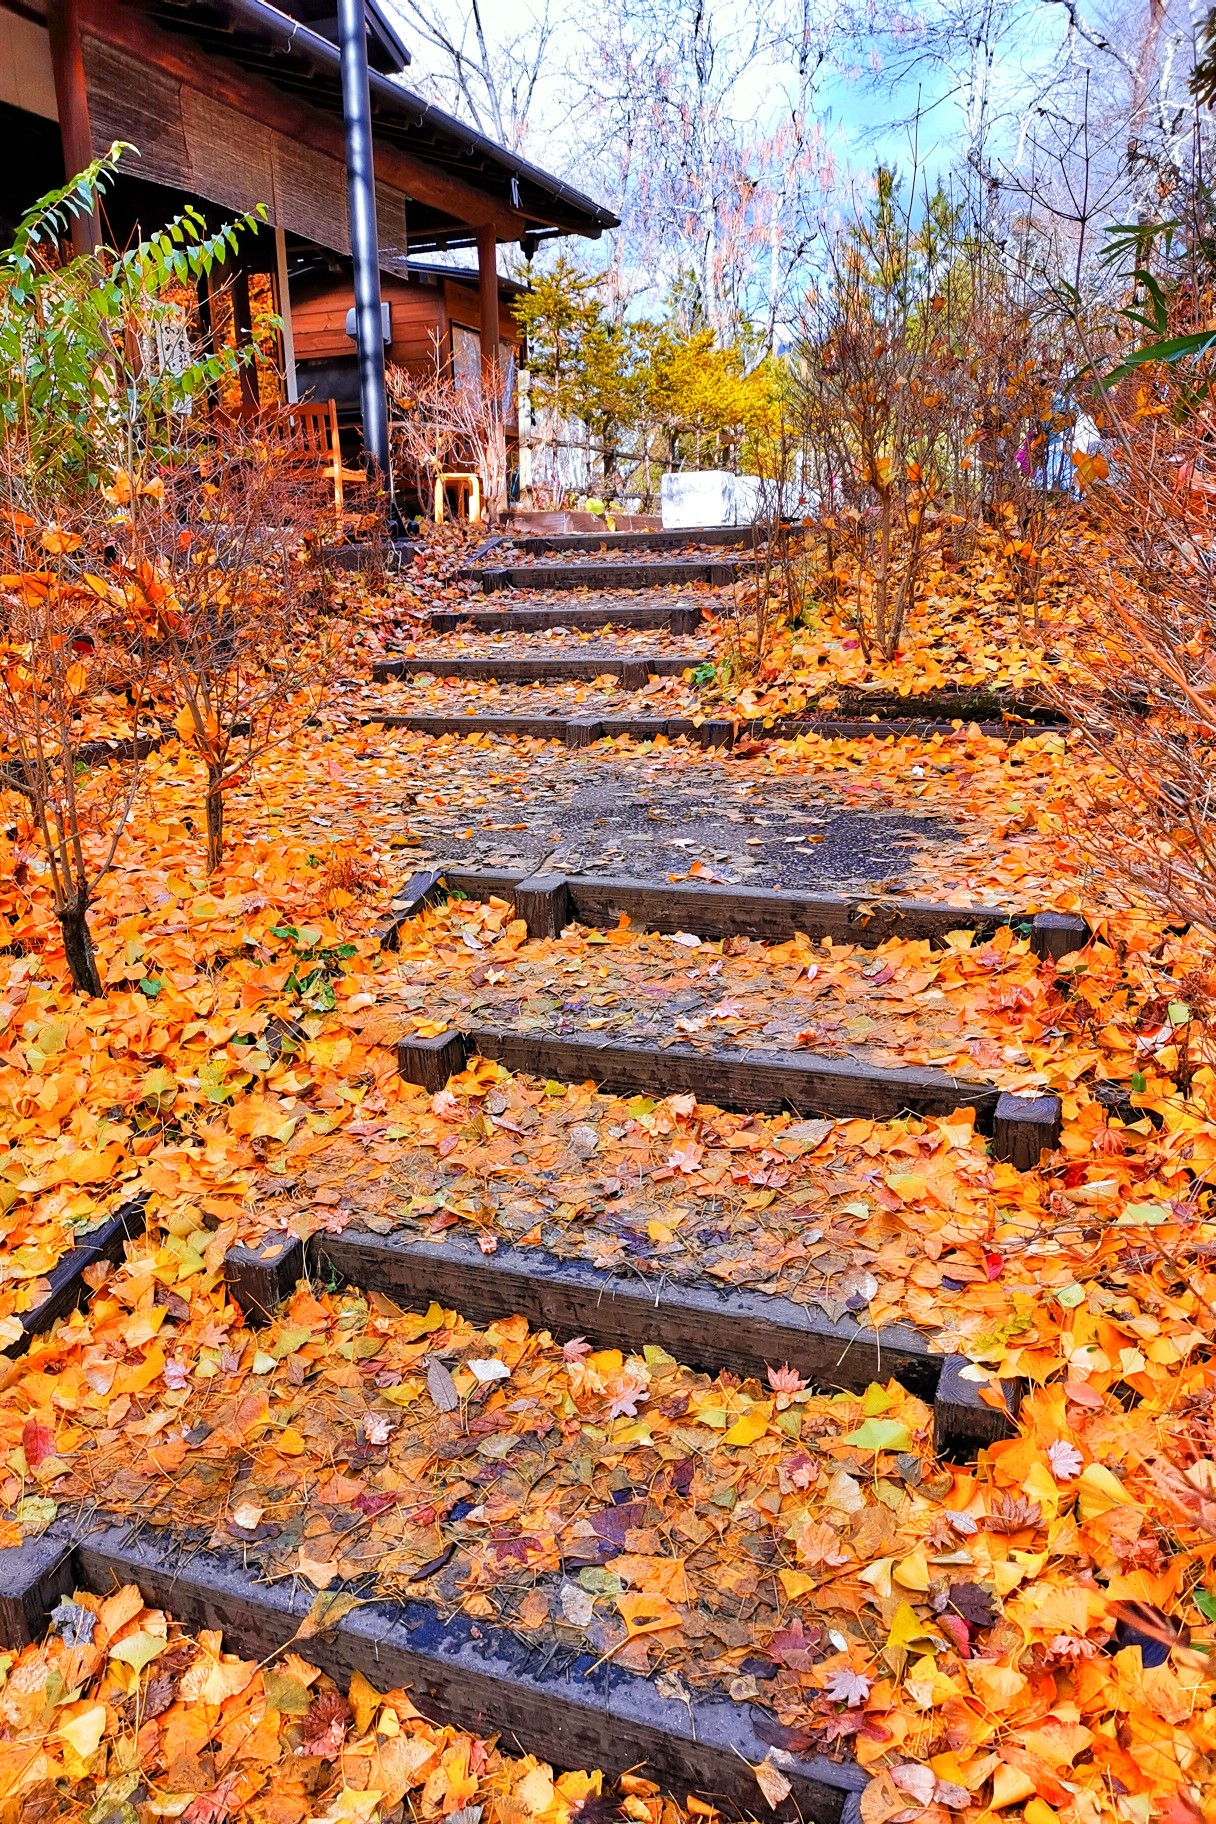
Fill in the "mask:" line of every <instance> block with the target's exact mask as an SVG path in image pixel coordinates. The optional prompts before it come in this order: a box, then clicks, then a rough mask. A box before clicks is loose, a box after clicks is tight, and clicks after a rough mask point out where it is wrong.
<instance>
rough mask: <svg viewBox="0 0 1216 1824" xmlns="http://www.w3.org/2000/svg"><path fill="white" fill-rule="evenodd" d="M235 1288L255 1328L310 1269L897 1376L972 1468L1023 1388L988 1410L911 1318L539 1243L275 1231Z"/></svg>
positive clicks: (396, 1289)
mask: <svg viewBox="0 0 1216 1824" xmlns="http://www.w3.org/2000/svg"><path fill="white" fill-rule="evenodd" d="M224 1270H225V1276H226V1279H227V1284H228V1290H229V1293H230V1295H231V1296H232V1297H233V1298H234V1299H235V1300H236V1302H237V1304H238V1305H239V1306H240V1308H241V1311H242V1313H243V1314H244V1316H245V1319H246V1321H247V1322H249V1323H251V1324H263V1323H266V1322H268V1321H269V1320H270V1318H271V1316H272V1315H273V1313H274V1312H275V1310H276V1309H277V1308H278V1307H279V1306H280V1305H281V1304H282V1303H283V1302H284V1301H285V1300H286V1299H288V1298H290V1296H291V1294H292V1292H293V1291H294V1289H295V1287H296V1285H297V1284H298V1282H299V1280H300V1278H301V1277H302V1276H303V1275H305V1274H307V1275H308V1276H309V1277H311V1278H313V1279H315V1280H318V1281H320V1282H322V1283H324V1282H327V1281H330V1280H332V1279H334V1278H337V1279H339V1280H341V1281H343V1282H345V1283H346V1284H348V1285H353V1286H357V1287H358V1288H359V1289H360V1290H361V1291H364V1292H380V1293H383V1294H385V1295H386V1296H388V1297H390V1298H392V1299H395V1300H397V1301H398V1302H399V1303H401V1304H403V1305H405V1306H406V1307H407V1308H415V1307H417V1308H420V1309H422V1308H425V1307H426V1306H427V1305H429V1304H430V1303H431V1302H432V1301H434V1302H436V1303H438V1304H441V1305H442V1306H443V1307H444V1308H445V1309H447V1310H454V1311H459V1312H460V1314H461V1316H462V1317H465V1318H467V1319H468V1320H469V1321H470V1322H471V1323H477V1324H489V1323H495V1322H497V1321H498V1320H499V1319H501V1318H505V1317H516V1316H521V1317H524V1318H526V1319H527V1321H528V1324H529V1326H530V1328H531V1329H533V1330H547V1331H549V1333H550V1335H552V1336H554V1337H556V1338H557V1340H558V1341H559V1342H565V1341H567V1340H569V1339H570V1338H572V1337H577V1336H581V1337H583V1338H585V1339H586V1341H587V1342H589V1343H591V1344H592V1345H593V1346H594V1347H595V1348H600V1349H623V1350H624V1351H625V1352H626V1354H641V1353H642V1351H643V1350H644V1349H645V1347H646V1345H647V1344H648V1343H654V1342H661V1343H662V1345H663V1347H664V1348H665V1349H666V1350H667V1352H668V1353H669V1354H670V1355H673V1356H674V1357H675V1358H676V1360H677V1361H678V1362H681V1363H682V1364H683V1365H684V1366H685V1367H688V1368H693V1369H698V1370H700V1371H702V1372H703V1373H706V1374H718V1373H720V1372H721V1371H722V1370H723V1369H727V1370H729V1371H730V1372H731V1373H732V1374H738V1375H740V1376H742V1377H743V1378H744V1379H749V1378H757V1379H759V1380H761V1381H763V1380H764V1378H765V1375H766V1372H767V1370H768V1368H770V1367H774V1368H775V1367H779V1366H780V1365H781V1364H782V1363H788V1364H789V1366H790V1367H791V1368H794V1369H796V1370H797V1372H798V1373H799V1374H800V1375H801V1376H802V1378H803V1380H804V1381H806V1382H807V1384H808V1385H809V1386H812V1387H816V1388H820V1389H823V1390H826V1391H832V1392H835V1391H846V1392H864V1390H865V1389H866V1388H867V1387H869V1386H870V1385H871V1383H872V1382H875V1381H879V1382H883V1381H887V1380H890V1379H892V1378H894V1379H895V1380H897V1381H900V1382H901V1383H902V1384H903V1386H905V1387H906V1388H907V1389H908V1391H909V1392H910V1393H914V1394H915V1395H916V1396H917V1398H918V1399H923V1400H925V1401H927V1402H928V1403H929V1404H930V1405H932V1406H933V1409H934V1442H935V1448H936V1450H937V1454H938V1456H939V1457H941V1458H943V1459H948V1460H950V1461H957V1462H971V1461H973V1460H974V1458H975V1456H976V1454H977V1452H978V1451H980V1450H981V1449H983V1448H984V1446H985V1445H988V1444H991V1443H994V1442H995V1441H996V1440H997V1439H999V1438H1004V1437H1008V1436H1010V1435H1011V1434H1012V1432H1013V1430H1014V1416H1015V1414H1016V1411H1017V1405H1018V1401H1019V1398H1020V1389H1019V1388H1017V1387H1015V1386H1011V1387H1010V1388H1008V1389H1007V1390H1006V1399H1007V1402H1008V1403H1007V1406H1006V1407H1005V1408H1004V1409H1001V1408H999V1407H991V1406H988V1405H987V1404H986V1403H985V1402H984V1401H983V1400H982V1399H981V1398H980V1395H979V1390H978V1387H977V1386H976V1384H975V1383H974V1382H972V1381H968V1380H964V1379H963V1378H962V1374H963V1370H964V1369H965V1367H966V1362H965V1360H964V1359H963V1358H961V1357H953V1356H942V1355H933V1354H931V1353H930V1352H929V1348H928V1345H927V1343H926V1341H925V1339H924V1337H923V1336H922V1335H921V1334H920V1333H919V1332H918V1331H916V1330H914V1329H912V1328H911V1327H910V1326H908V1325H906V1324H891V1325H887V1326H885V1327H884V1328H882V1329H875V1327H874V1326H873V1325H870V1324H866V1323H864V1322H861V1321H859V1320H857V1319H854V1318H848V1319H844V1320H840V1321H836V1322H833V1321H832V1320H831V1319H830V1318H828V1317H826V1316H823V1315H822V1314H817V1313H816V1312H815V1311H814V1310H813V1309H812V1308H811V1307H810V1306H807V1305H798V1304H795V1303H794V1302H793V1301H792V1300H790V1299H786V1298H781V1297H779V1296H776V1295H774V1294H770V1293H764V1292H753V1291H750V1290H748V1289H747V1288H746V1287H732V1286H719V1285H716V1284H705V1285H700V1286H688V1285H678V1284H671V1283H667V1282H659V1283H656V1285H655V1286H654V1287H653V1288H651V1287H649V1286H646V1285H644V1284H642V1283H640V1282H639V1281H638V1280H637V1279H636V1278H628V1279H623V1278H619V1277H617V1276H616V1275H614V1274H612V1273H609V1272H605V1271H604V1270H603V1269H601V1268H598V1267H595V1266H593V1265H592V1264H591V1263H590V1262H588V1261H581V1260H568V1259H561V1258H559V1257H558V1256H557V1255H554V1254H551V1253H549V1252H548V1251H547V1250H546V1249H543V1248H522V1247H517V1246H515V1245H513V1244H511V1243H504V1242H499V1243H498V1245H497V1247H496V1248H495V1250H494V1252H493V1254H491V1255H486V1254H485V1253H483V1251H482V1249H481V1246H480V1243H479V1242H478V1241H476V1240H474V1239H472V1238H471V1237H466V1236H463V1235H456V1236H448V1237H447V1238H446V1239H445V1240H444V1241H442V1242H432V1241H425V1240H420V1239H417V1238H412V1237H409V1236H393V1235H386V1236H381V1235H372V1234H368V1233H367V1232H365V1231H362V1230H358V1229H356V1230H347V1231H344V1232H343V1233H342V1234H341V1235H327V1234H325V1233H324V1232H320V1233H318V1234H316V1235H313V1236H312V1237H311V1238H310V1239H309V1241H308V1242H307V1243H304V1242H302V1241H300V1240H298V1239H297V1238H296V1237H294V1236H289V1235H278V1236H275V1237H274V1238H273V1239H272V1241H271V1242H270V1243H269V1245H268V1246H267V1247H266V1248H265V1250H264V1251H263V1252H262V1253H261V1254H260V1257H259V1258H258V1260H257V1261H256V1263H252V1264H251V1262H250V1259H249V1251H248V1250H246V1249H238V1248H234V1249H231V1250H230V1251H229V1253H228V1255H227V1256H226V1258H225V1263H224Z"/></svg>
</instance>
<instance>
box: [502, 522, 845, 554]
mask: <svg viewBox="0 0 1216 1824" xmlns="http://www.w3.org/2000/svg"><path fill="white" fill-rule="evenodd" d="M810 531H811V528H809V527H803V526H801V525H798V526H784V527H782V532H783V534H784V535H785V536H786V537H787V538H791V537H792V538H796V539H799V540H801V539H802V538H804V537H805V536H807V535H808V533H809V532H810ZM767 538H768V534H767V532H766V531H762V530H760V529H759V528H757V527H755V526H750V525H749V526H688V527H683V526H668V527H666V528H664V529H663V530H661V531H655V532H609V531H607V530H606V529H605V530H604V531H603V532H521V533H519V534H517V535H516V536H515V537H514V538H512V539H511V543H512V544H515V545H517V546H518V547H519V548H520V549H521V550H523V551H526V552H527V553H528V555H529V556H530V557H536V556H538V555H540V554H541V553H543V552H545V551H599V550H603V549H607V550H611V551H673V550H674V551H678V550H679V549H680V547H681V546H682V545H723V546H730V545H737V546H738V547H739V548H740V549H741V550H743V549H746V550H752V549H754V547H755V545H756V543H757V540H758V541H759V543H760V544H761V545H764V544H765V543H766V542H767Z"/></svg>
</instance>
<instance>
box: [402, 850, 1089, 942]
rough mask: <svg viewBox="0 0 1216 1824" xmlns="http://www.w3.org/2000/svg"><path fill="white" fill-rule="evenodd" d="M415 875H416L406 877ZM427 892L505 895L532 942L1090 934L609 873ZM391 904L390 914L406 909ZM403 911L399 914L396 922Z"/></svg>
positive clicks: (495, 871) (462, 876)
mask: <svg viewBox="0 0 1216 1824" xmlns="http://www.w3.org/2000/svg"><path fill="white" fill-rule="evenodd" d="M416 878H418V879H421V876H418V877H416ZM429 880H430V883H431V890H432V891H433V893H435V894H436V895H438V894H439V893H440V892H442V891H444V890H446V891H447V892H449V893H458V894H460V895H462V896H463V897H464V898H466V899H476V900H488V899H495V898H507V899H509V900H510V901H512V903H513V904H514V905H515V908H516V916H517V917H520V918H523V919H524V921H525V923H526V924H527V927H528V936H529V937H532V938H549V937H560V935H561V933H562V932H563V931H564V930H565V928H566V926H567V925H571V924H577V925H586V926H589V927H591V928H592V929H593V930H597V929H598V930H601V931H603V930H612V929H614V928H615V927H616V926H617V925H618V924H619V923H620V920H621V918H622V916H624V917H626V918H628V919H629V922H630V924H631V925H633V926H635V927H636V928H637V929H638V930H646V931H666V932H674V931H688V932H690V933H692V934H693V935H694V936H696V937H703V938H711V939H717V938H725V937H754V938H759V939H761V940H762V941H764V942H768V943H786V942H788V941H789V940H790V939H791V938H792V937H794V936H795V934H796V933H798V932H801V933H802V934H803V935H804V936H806V937H809V938H812V939H818V938H825V937H829V938H831V939H832V941H833V942H834V943H848V944H857V945H859V946H861V947H862V948H863V949H874V948H876V947H877V946H878V945H879V944H884V943H886V942H887V941H888V940H889V939H891V938H904V939H928V940H929V941H930V942H932V941H933V940H935V939H936V940H937V941H938V942H940V941H942V940H943V939H944V938H945V937H946V935H947V934H948V933H949V932H951V931H963V930H969V931H974V932H975V933H976V935H977V937H991V936H992V935H993V934H994V933H995V932H996V931H998V930H999V929H1000V928H1001V927H1002V926H1005V925H1012V926H1015V927H1017V928H1019V929H1021V930H1023V931H1024V932H1025V933H1026V934H1027V935H1028V936H1029V938H1030V947H1031V950H1032V951H1033V953H1034V955H1036V956H1039V957H1050V958H1051V959H1053V960H1055V961H1059V959H1060V958H1061V957H1062V956H1066V955H1068V954H1069V953H1070V952H1071V951H1074V950H1081V949H1084V947H1085V945H1086V944H1088V943H1089V942H1090V939H1091V937H1092V935H1093V933H1092V931H1091V930H1090V927H1089V925H1088V923H1087V922H1086V920H1085V919H1083V918H1081V917H1079V916H1078V915H1077V914H1075V913H1068V912H1017V911H1004V910H1002V909H1001V908H1000V907H999V906H950V905H937V904H934V903H932V902H931V901H927V900H900V899H882V898H869V899H867V898H866V897H865V896H864V895H859V896H856V897H851V896H846V895H838V894H832V893H802V892H799V891H797V890H795V889H790V888H784V887H738V886H730V885H723V886H717V885H713V884H711V883H709V882H704V883H702V882H688V883H684V882H669V881H663V880H634V879H629V878H625V877H620V876H615V875H607V874H605V875H597V874H571V875H566V874H559V873H553V872H549V871H546V872H544V873H541V874H529V873H528V872H527V870H526V869H510V868H462V867H460V866H459V865H457V866H455V867H449V868H442V869H436V870H435V871H434V872H433V873H432V874H431V875H430V877H429ZM409 903H410V901H409V899H408V890H407V897H406V898H405V900H402V901H400V902H399V901H398V900H394V902H393V909H394V911H398V910H399V909H402V908H403V907H404V906H405V905H407V904H409ZM411 915H412V914H411V913H408V912H403V917H402V920H401V921H399V924H398V929H399V928H400V922H404V917H408V916H411Z"/></svg>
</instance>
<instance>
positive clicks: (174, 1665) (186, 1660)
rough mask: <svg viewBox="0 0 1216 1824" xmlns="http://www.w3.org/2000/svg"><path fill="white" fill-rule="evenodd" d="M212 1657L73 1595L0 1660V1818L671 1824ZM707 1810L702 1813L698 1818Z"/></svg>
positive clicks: (309, 1684)
mask: <svg viewBox="0 0 1216 1824" xmlns="http://www.w3.org/2000/svg"><path fill="white" fill-rule="evenodd" d="M307 1651H308V1648H307V1638H306V1637H304V1638H300V1640H299V1646H298V1649H294V1650H288V1651H286V1652H285V1653H283V1654H281V1655H279V1656H278V1657H276V1659H275V1661H274V1662H273V1663H272V1664H261V1665H259V1664H258V1662H257V1661H256V1660H252V1659H242V1658H241V1657H240V1655H239V1654H236V1653H231V1652H227V1651H225V1648H224V1643H223V1639H222V1637H221V1635H220V1634H219V1633H218V1632H217V1631H215V1630H207V1629H204V1630H201V1631H200V1632H199V1633H197V1634H191V1633H190V1632H188V1631H187V1630H185V1629H183V1628H182V1627H180V1626H179V1625H178V1624H177V1623H176V1622H175V1621H174V1619H173V1617H172V1616H171V1615H167V1614H166V1613H165V1612H164V1611H163V1610H160V1609H148V1608H145V1606H144V1603H143V1599H142V1597H141V1596H140V1594H139V1591H138V1590H137V1589H135V1588H134V1587H133V1586H131V1585H127V1586H125V1587H123V1588H121V1589H118V1590H115V1591H114V1592H113V1593H112V1594H111V1595H107V1596H106V1597H104V1598H99V1597H97V1596H94V1595H91V1594H90V1593H89V1592H87V1591H82V1590H77V1591H75V1592H74V1593H73V1595H72V1596H70V1597H65V1598H64V1599H63V1600H62V1601H61V1602H60V1603H59V1606H58V1608H57V1609H56V1611H55V1614H54V1617H53V1621H52V1627H51V1630H50V1632H49V1633H48V1635H47V1638H46V1640H45V1641H44V1642H42V1643H40V1644H39V1645H37V1646H32V1647H27V1648H25V1649H24V1650H23V1651H22V1652H20V1653H18V1654H16V1655H14V1654H4V1655H2V1656H0V1659H2V1661H3V1662H4V1663H3V1667H2V1670H0V1719H2V1722H3V1737H2V1738H0V1810H2V1815H4V1816H5V1817H13V1818H21V1819H31V1820H32V1819H42V1818H52V1817H55V1818H63V1817H72V1818H77V1817H80V1818H88V1819H92V1818H116V1819H121V1820H123V1821H124V1824H126V1820H128V1819H131V1818H145V1817H148V1818H166V1817H167V1818H183V1819H184V1820H185V1824H222V1821H223V1820H225V1819H229V1818H241V1819H248V1820H249V1824H297V1820H299V1819H302V1818H309V1819H315V1820H317V1824H378V1821H381V1820H388V1819H390V1818H394V1819H398V1818H401V1817H403V1816H406V1815H409V1816H413V1817H416V1818H419V1819H424V1820H432V1819H435V1820H438V1819H443V1818H450V1817H453V1816H457V1815H460V1816H464V1817H467V1818H470V1819H471V1818H473V1817H476V1818H478V1819H479V1820H481V1821H482V1824H520V1820H522V1819H529V1820H536V1824H572V1821H573V1819H574V1818H576V1817H580V1816H581V1817H584V1818H586V1819H588V1820H590V1819H593V1818H598V1817H619V1818H622V1819H624V1818H629V1819H632V1820H634V1821H635V1824H685V1820H686V1819H688V1818H689V1817H690V1816H691V1815H692V1814H690V1813H689V1812H688V1811H687V1810H685V1809H684V1807H682V1806H681V1805H680V1804H679V1803H677V1802H676V1801H675V1800H673V1799H671V1798H668V1797H664V1796H663V1795H662V1794H660V1792H659V1789H658V1788H657V1787H656V1786H655V1785H654V1784H653V1783H652V1782H651V1781H648V1780H646V1779H644V1778H642V1777H640V1776H638V1775H632V1776H628V1775H627V1776H626V1777H625V1778H623V1779H622V1780H620V1781H619V1782H618V1784H617V1786H616V1787H610V1788H607V1789H606V1788H605V1785H604V1782H603V1780H602V1779H601V1777H600V1775H599V1774H597V1773H583V1772H566V1773H558V1774H555V1773H554V1771H553V1769H552V1768H550V1767H548V1766H546V1765H545V1764H544V1763H543V1762H540V1761H537V1760H536V1759H535V1758H534V1757H533V1756H530V1755H526V1756H523V1757H519V1758H516V1757H512V1756H511V1755H509V1754H506V1753H504V1752H503V1751H502V1749H501V1748H500V1747H499V1746H498V1744H497V1743H496V1742H495V1741H492V1740H485V1739H482V1738H480V1737H477V1736H473V1735H468V1734H466V1733H465V1732H463V1731H461V1730H458V1729H452V1728H445V1727H441V1726H438V1725H436V1724H434V1723H431V1722H427V1721H426V1720H425V1719H424V1718H423V1717H421V1716H419V1714H418V1712H417V1711H416V1710H415V1708H414V1706H413V1704H412V1703H411V1701H410V1697H409V1693H408V1692H406V1691H402V1690H393V1691H378V1690H377V1689H376V1687H375V1686H374V1685H373V1684H372V1683H371V1682H370V1681H369V1680H368V1679H367V1678H366V1677H364V1675H363V1674H362V1673H361V1672H355V1673H354V1674H353V1676H352V1677H351V1679H350V1681H349V1684H348V1685H347V1686H346V1687H345V1689H340V1688H339V1687H338V1686H336V1685H335V1684H334V1682H333V1680H332V1679H331V1678H328V1677H326V1675H325V1674H324V1673H323V1672H321V1671H319V1670H318V1668H317V1667H316V1666H314V1665H312V1664H311V1662H310V1661H309V1659H308V1658H307ZM705 1809H708V1808H705Z"/></svg>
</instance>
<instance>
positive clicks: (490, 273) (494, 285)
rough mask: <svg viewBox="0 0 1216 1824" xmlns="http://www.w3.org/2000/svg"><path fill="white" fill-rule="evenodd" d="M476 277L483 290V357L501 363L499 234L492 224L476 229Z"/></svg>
mask: <svg viewBox="0 0 1216 1824" xmlns="http://www.w3.org/2000/svg"><path fill="white" fill-rule="evenodd" d="M477 279H478V284H479V286H480V290H481V299H480V302H481V359H482V363H483V365H484V366H486V367H497V366H498V238H497V236H496V235H495V232H494V228H493V225H489V226H487V227H485V228H479V229H478V230H477Z"/></svg>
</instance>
